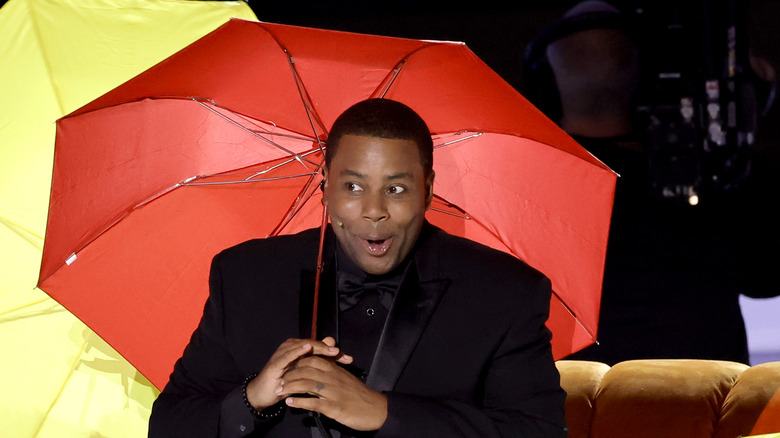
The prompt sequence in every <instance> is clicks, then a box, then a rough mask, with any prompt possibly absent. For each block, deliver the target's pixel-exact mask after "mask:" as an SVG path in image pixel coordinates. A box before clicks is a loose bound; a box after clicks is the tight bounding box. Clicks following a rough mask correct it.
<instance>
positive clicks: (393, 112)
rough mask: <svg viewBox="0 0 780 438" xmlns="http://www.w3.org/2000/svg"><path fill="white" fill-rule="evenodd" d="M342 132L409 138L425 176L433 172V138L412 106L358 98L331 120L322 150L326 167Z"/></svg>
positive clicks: (400, 138)
mask: <svg viewBox="0 0 780 438" xmlns="http://www.w3.org/2000/svg"><path fill="white" fill-rule="evenodd" d="M344 135H361V136H366V137H378V138H387V139H393V140H412V141H414V142H415V144H417V149H418V150H419V151H420V164H422V167H423V170H424V172H425V176H426V177H428V176H429V175H431V173H432V172H433V140H432V139H431V131H430V130H429V129H428V125H427V124H426V123H425V121H424V120H423V119H422V117H420V115H419V114H417V113H416V112H415V111H414V110H413V109H411V108H409V107H408V106H406V105H404V104H403V103H401V102H397V101H395V100H390V99H381V98H373V99H367V100H363V101H361V102H358V103H356V104H354V105H352V106H351V107H349V108H347V110H346V111H344V112H343V113H341V115H340V116H339V117H338V118H337V119H336V121H335V122H333V127H332V128H331V130H330V134H329V135H328V140H327V142H326V145H327V147H326V150H325V166H326V167H327V168H330V164H331V162H332V161H333V157H334V156H336V152H337V151H338V148H339V141H340V140H341V137H343V136H344Z"/></svg>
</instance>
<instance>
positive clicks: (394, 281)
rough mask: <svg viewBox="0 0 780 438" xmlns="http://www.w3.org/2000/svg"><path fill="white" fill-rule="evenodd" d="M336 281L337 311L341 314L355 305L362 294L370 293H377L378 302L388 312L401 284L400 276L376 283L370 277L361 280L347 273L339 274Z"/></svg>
mask: <svg viewBox="0 0 780 438" xmlns="http://www.w3.org/2000/svg"><path fill="white" fill-rule="evenodd" d="M338 279H339V309H340V310H341V311H342V312H343V311H345V310H347V309H349V308H351V307H353V306H354V305H355V304H357V303H358V301H360V298H361V297H362V296H363V294H364V293H366V292H371V291H377V292H378V293H379V297H380V298H379V301H380V302H381V303H382V305H383V306H384V307H385V309H387V310H390V306H392V304H393V297H395V291H396V289H398V285H399V284H400V282H401V276H396V277H393V278H389V279H381V280H379V281H377V280H375V279H372V278H371V277H369V278H366V279H363V278H361V277H360V276H357V275H354V274H351V273H349V272H339V273H338Z"/></svg>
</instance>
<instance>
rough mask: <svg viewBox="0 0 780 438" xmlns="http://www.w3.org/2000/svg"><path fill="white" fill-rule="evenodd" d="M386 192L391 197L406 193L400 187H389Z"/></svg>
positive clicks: (404, 189)
mask: <svg viewBox="0 0 780 438" xmlns="http://www.w3.org/2000/svg"><path fill="white" fill-rule="evenodd" d="M387 191H388V192H389V193H390V194H392V195H397V194H399V193H403V192H404V191H406V188H404V187H401V186H391V187H390V188H388V189H387Z"/></svg>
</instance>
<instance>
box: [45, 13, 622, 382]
mask: <svg viewBox="0 0 780 438" xmlns="http://www.w3.org/2000/svg"><path fill="white" fill-rule="evenodd" d="M369 97H386V98H390V99H394V100H399V101H401V102H404V103H405V104H407V105H409V106H411V107H412V108H413V109H414V110H416V111H417V112H418V113H419V114H420V115H421V116H422V117H423V118H424V119H425V120H426V122H427V123H428V125H429V127H430V129H431V131H432V133H433V134H434V144H435V147H436V149H435V152H434V169H435V171H436V182H435V185H434V193H435V195H436V201H435V203H434V209H433V210H432V211H431V212H430V213H429V215H428V219H429V220H430V221H431V222H433V223H434V224H436V225H439V226H441V227H442V228H444V229H445V230H447V231H449V232H451V233H455V234H459V235H462V236H466V237H468V238H471V239H473V240H477V241H480V242H483V243H485V244H487V245H490V246H492V247H495V248H498V249H501V250H503V251H506V252H508V253H511V254H514V255H515V256H517V257H519V258H520V259H522V260H525V261H526V262H528V263H529V264H530V265H532V266H534V267H536V268H537V269H539V270H541V271H542V272H544V273H545V274H546V275H547V276H548V277H550V279H551V280H552V284H553V291H554V297H553V301H552V303H551V316H550V320H549V321H548V326H549V327H550V328H551V330H552V331H553V353H554V355H555V357H556V358H560V357H562V356H564V355H566V354H568V353H571V352H573V351H577V350H579V349H581V348H582V347H584V346H586V345H589V344H591V343H592V342H593V341H594V340H595V333H596V326H597V321H598V307H599V298H600V291H601V280H602V275H603V266H604V255H605V250H606V243H607V232H608V228H609V217H610V214H611V209H612V198H613V194H614V187H615V179H616V176H615V174H614V173H613V172H612V171H611V170H609V169H608V168H607V167H606V166H605V165H604V164H602V163H601V162H600V161H598V160H597V159H595V158H594V157H593V156H591V155H590V154H588V153H587V152H586V151H585V150H584V149H583V148H581V147H580V146H579V145H578V144H577V143H576V142H574V140H572V139H571V138H570V137H569V136H567V135H566V134H565V133H564V132H563V131H561V130H560V129H559V128H558V127H556V125H555V124H553V123H552V122H551V121H549V120H548V119H546V118H545V117H544V116H543V115H542V114H541V113H540V112H539V111H537V110H536V109H535V108H534V107H533V106H532V105H530V104H529V103H528V102H527V101H526V100H525V99H524V98H523V97H522V96H521V95H520V94H519V93H517V92H516V91H515V90H514V89H513V88H512V87H511V86H509V85H508V84H507V83H506V82H504V81H503V80H502V79H501V78H500V77H499V76H498V75H497V74H496V73H495V72H493V71H492V70H490V68H488V67H487V66H486V65H485V64H484V63H483V62H482V61H480V60H479V59H478V58H477V57H476V56H475V55H474V54H473V53H472V52H471V51H470V50H469V49H468V48H467V47H466V46H465V45H463V44H461V43H449V42H431V41H418V40H410V39H399V38H389V37H380V36H371V35H361V34H353V33H345V32H335V31H327V30H319V29H307V28H300V27H294V26H285V25H278V24H269V23H260V22H254V21H244V20H231V21H230V22H228V23H226V24H225V25H223V26H222V27H220V28H219V29H217V30H215V31H214V32H212V33H210V34H208V35H206V36H205V37H203V38H202V39H200V40H198V41H196V42H195V43H193V44H191V45H190V46H188V47H187V48H185V49H183V50H181V51H180V52H178V53H176V54H174V55H173V56H171V57H170V58H168V59H166V60H165V61H163V62H161V63H160V64H158V65H156V66H154V67H152V68H151V69H149V70H147V71H146V72H144V73H142V74H140V75H139V76H137V77H135V78H133V79H132V80H130V81H128V82H126V83H125V84H123V85H121V86H119V87H117V88H116V89H114V90H113V91H111V92H109V93H107V94H105V95H104V96H102V97H100V98H98V99H97V100H95V101H93V102H91V103H90V104H88V105H86V106H84V107H82V108H80V109H79V110H77V111H75V112H74V113H72V114H70V115H68V116H66V117H64V118H62V119H60V120H59V121H58V122H57V139H56V145H55V162H54V176H53V182H52V195H51V204H50V209H49V220H48V225H47V231H46V241H45V246H44V251H43V260H42V266H41V274H40V281H39V287H40V288H42V289H43V290H45V291H46V292H48V293H49V294H50V295H51V296H52V297H54V298H55V299H56V300H57V301H59V302H60V303H62V305H63V306H65V307H66V308H68V309H69V310H70V311H72V312H73V313H74V314H75V315H77V316H78V317H79V318H81V319H82V320H83V321H84V322H85V323H86V324H88V325H89V326H90V327H91V328H93V329H94V330H95V331H96V332H97V333H98V334H100V335H101V336H103V337H104V339H106V340H107V341H108V342H109V343H110V344H111V345H112V346H114V347H115V348H116V349H117V350H118V351H119V352H120V353H121V354H123V355H124V356H125V357H126V358H127V359H128V360H129V361H130V362H131V363H132V364H134V365H135V366H136V367H137V368H138V370H139V371H140V372H141V373H143V374H144V375H145V376H146V377H147V378H148V379H149V380H150V381H152V382H153V383H154V384H155V385H156V386H157V387H160V388H161V387H162V386H164V384H165V383H166V382H167V379H168V375H169V373H170V371H171V369H172V367H173V363H174V362H175V360H176V359H177V358H178V357H179V356H180V355H181V352H182V351H183V349H184V346H185V345H186V343H187V342H188V340H189V336H190V334H191V332H192V330H193V329H194V328H195V326H196V325H197V323H198V320H199V318H200V315H201V312H202V309H203V303H204V301H205V299H206V296H207V294H208V290H207V289H208V286H207V276H208V270H209V269H208V267H209V264H210V261H211V258H212V257H213V255H214V254H216V253H217V252H219V251H220V250H221V249H223V248H225V247H227V246H230V245H233V244H235V243H238V242H241V241H243V240H247V239H250V238H256V237H265V236H268V235H272V234H278V233H282V234H286V233H293V232H297V231H300V230H302V229H305V228H309V227H314V226H318V225H319V224H320V223H321V221H322V206H321V204H320V202H319V191H318V190H317V184H318V182H319V178H320V177H319V173H318V172H319V169H320V166H321V162H322V156H321V153H320V147H321V146H323V144H322V142H323V141H324V140H325V139H326V137H327V133H326V127H329V126H330V125H331V124H332V123H333V121H334V120H335V118H336V117H337V116H338V115H339V114H340V113H341V112H342V111H343V110H345V109H346V108H347V107H349V106H350V105H352V104H354V103H356V102H358V101H360V100H363V99H366V98H369Z"/></svg>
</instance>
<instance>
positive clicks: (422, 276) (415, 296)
mask: <svg viewBox="0 0 780 438" xmlns="http://www.w3.org/2000/svg"><path fill="white" fill-rule="evenodd" d="M420 237H421V239H420V240H421V245H419V247H418V249H417V250H416V252H415V256H414V259H413V260H412V262H411V263H410V264H409V268H408V270H407V272H406V273H405V275H404V279H403V281H402V283H401V287H400V288H399V291H398V294H397V295H396V298H395V301H394V302H393V306H392V308H391V309H390V313H389V314H388V316H387V322H386V323H385V327H384V329H383V331H382V336H381V338H380V339H379V345H378V346H377V350H376V354H375V355H374V361H373V363H372V365H371V370H370V372H369V374H368V380H367V382H366V383H367V384H368V386H369V387H371V388H373V389H374V390H376V391H389V390H392V389H393V387H394V386H395V384H396V382H397V381H398V378H399V377H400V376H401V372H402V371H403V369H404V367H405V366H406V364H407V362H408V361H409V358H410V357H411V355H412V352H413V351H414V348H415V347H416V346H417V342H418V341H419V339H420V337H421V336H422V334H423V332H424V331H425V328H426V326H427V325H428V321H429V320H430V319H431V316H433V312H434V311H435V310H436V306H437V305H438V304H439V300H440V299H441V297H442V295H444V292H445V291H446V290H447V287H448V286H449V281H448V280H443V279H439V278H436V276H437V275H438V251H437V250H436V245H435V244H436V241H437V239H436V229H435V228H434V227H432V226H430V225H428V224H427V223H426V227H425V228H424V230H423V233H421V236H420Z"/></svg>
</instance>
